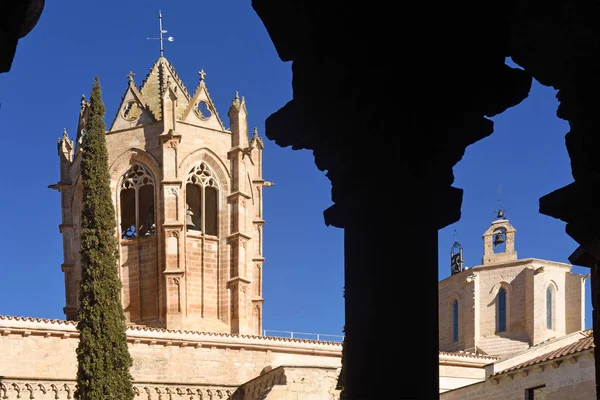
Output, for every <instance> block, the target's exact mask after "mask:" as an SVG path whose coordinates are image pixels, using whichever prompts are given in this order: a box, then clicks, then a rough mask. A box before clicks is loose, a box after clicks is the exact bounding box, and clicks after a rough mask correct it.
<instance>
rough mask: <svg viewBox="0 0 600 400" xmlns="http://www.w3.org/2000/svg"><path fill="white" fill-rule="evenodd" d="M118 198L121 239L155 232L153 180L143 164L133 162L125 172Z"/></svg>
mask: <svg viewBox="0 0 600 400" xmlns="http://www.w3.org/2000/svg"><path fill="white" fill-rule="evenodd" d="M119 200H120V206H121V207H120V209H121V238H122V239H133V238H136V237H143V236H149V235H152V234H154V233H155V232H156V223H155V221H154V215H155V213H154V181H153V179H152V175H151V174H150V172H149V171H148V169H147V168H146V167H145V166H143V165H141V164H134V165H132V166H131V168H129V169H128V170H127V172H125V174H124V175H123V179H122V181H121V186H120V194H119Z"/></svg>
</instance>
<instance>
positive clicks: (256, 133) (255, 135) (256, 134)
mask: <svg viewBox="0 0 600 400" xmlns="http://www.w3.org/2000/svg"><path fill="white" fill-rule="evenodd" d="M257 136H258V128H257V127H254V137H257Z"/></svg>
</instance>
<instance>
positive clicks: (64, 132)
mask: <svg viewBox="0 0 600 400" xmlns="http://www.w3.org/2000/svg"><path fill="white" fill-rule="evenodd" d="M63 137H69V135H68V134H67V128H64V129H63Z"/></svg>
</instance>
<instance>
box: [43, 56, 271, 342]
mask: <svg viewBox="0 0 600 400" xmlns="http://www.w3.org/2000/svg"><path fill="white" fill-rule="evenodd" d="M205 78H206V74H205V73H204V71H200V72H199V82H198V85H197V88H196V91H195V93H194V94H193V95H192V94H190V93H189V92H188V91H187V89H186V88H185V86H184V84H183V82H182V81H181V80H180V79H179V77H178V75H177V73H176V72H175V70H174V68H173V66H172V65H171V64H170V63H169V61H167V59H166V58H164V57H163V56H161V57H160V58H159V59H158V60H157V61H156V63H155V64H154V65H153V66H152V68H150V72H149V73H148V74H147V76H146V79H145V80H144V82H143V83H142V84H141V86H140V87H138V86H137V85H136V84H135V82H134V74H133V73H129V75H128V79H129V82H128V85H127V89H126V90H125V94H124V96H123V99H122V102H121V105H120V106H119V109H118V111H117V113H116V115H115V117H114V120H113V122H112V124H111V126H110V129H109V130H108V131H107V132H106V141H107V147H108V156H109V168H110V174H111V190H112V194H113V202H114V206H115V211H116V218H117V227H118V232H115V234H116V235H118V242H119V266H118V267H119V275H120V278H121V281H122V283H123V288H122V292H121V298H122V303H123V308H124V309H125V314H126V318H127V320H128V323H130V324H132V325H146V326H154V327H162V328H167V329H186V330H195V331H210V332H223V333H233V334H251V335H260V334H261V330H262V305H263V298H262V274H263V262H264V258H263V254H262V229H263V224H264V220H263V219H262V191H263V187H265V186H271V185H272V183H270V182H265V181H264V180H263V178H262V150H263V141H262V139H261V138H260V137H259V136H258V133H257V131H256V129H254V133H253V135H252V137H251V138H249V136H248V127H247V112H246V104H245V100H244V98H243V97H242V98H240V97H239V96H238V94H237V93H236V94H235V97H234V99H233V101H232V103H231V106H230V107H229V112H228V116H229V125H230V128H229V129H226V128H225V126H224V125H223V123H222V121H221V119H220V118H219V115H218V113H217V110H216V108H215V105H214V104H213V102H212V100H211V98H210V96H209V94H208V90H207V88H206V82H205ZM88 110H89V103H88V102H86V101H85V99H84V98H82V102H81V108H80V112H79V123H78V128H77V136H76V139H75V141H72V140H70V139H69V137H68V135H67V133H66V132H65V133H64V135H63V137H62V139H59V141H58V155H59V158H60V181H59V182H58V183H57V184H56V185H51V187H52V188H54V189H57V190H59V191H60V193H61V204H62V223H61V225H60V231H61V233H62V235H63V246H64V263H63V265H62V270H63V272H64V278H65V293H66V306H65V308H64V312H65V314H66V316H67V318H68V319H71V320H73V319H76V318H77V308H78V287H79V281H80V279H81V260H80V257H79V245H80V239H79V238H80V229H81V228H80V214H81V198H82V186H81V177H80V161H81V152H80V147H81V142H82V136H83V135H84V131H83V130H84V127H85V121H86V118H87V115H88Z"/></svg>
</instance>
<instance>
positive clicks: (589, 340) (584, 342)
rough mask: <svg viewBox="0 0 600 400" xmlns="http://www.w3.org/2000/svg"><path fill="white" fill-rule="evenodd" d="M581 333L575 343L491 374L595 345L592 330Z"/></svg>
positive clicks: (569, 353) (580, 350)
mask: <svg viewBox="0 0 600 400" xmlns="http://www.w3.org/2000/svg"><path fill="white" fill-rule="evenodd" d="M581 334H582V335H584V337H583V338H582V339H579V340H578V341H576V342H575V343H571V344H568V345H566V346H564V347H561V348H559V349H556V350H554V351H551V352H549V353H546V354H542V355H541V356H538V357H535V358H532V359H531V360H528V361H525V362H523V363H521V364H517V365H515V366H513V367H510V368H507V369H505V370H503V371H499V372H496V373H495V374H493V375H492V376H495V375H501V374H505V373H507V372H512V371H516V370H518V369H521V368H525V367H531V366H533V365H537V364H541V363H544V362H547V361H550V360H554V359H557V358H561V357H565V356H568V355H571V354H576V353H580V352H582V351H586V350H590V349H593V348H594V347H595V345H594V336H593V334H592V330H591V329H589V330H586V331H583V332H581Z"/></svg>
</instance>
